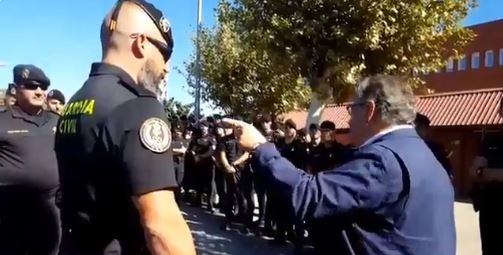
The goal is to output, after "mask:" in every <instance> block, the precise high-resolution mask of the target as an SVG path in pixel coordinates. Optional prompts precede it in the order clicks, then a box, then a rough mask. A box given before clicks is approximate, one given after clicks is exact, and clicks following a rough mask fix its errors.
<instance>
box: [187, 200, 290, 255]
mask: <svg viewBox="0 0 503 255" xmlns="http://www.w3.org/2000/svg"><path fill="white" fill-rule="evenodd" d="M181 209H182V211H183V212H184V213H185V214H184V217H185V219H186V220H187V222H188V224H189V227H190V229H191V231H192V236H193V237H194V242H195V245H196V249H197V254H199V255H210V254H211V255H259V254H260V255H290V254H292V253H293V248H291V247H290V246H271V245H269V244H268V243H267V240H265V239H262V238H258V237H255V236H253V235H245V234H242V233H240V232H239V229H240V228H239V226H233V228H232V229H231V230H230V231H223V230H221V229H220V225H221V222H222V220H223V216H222V215H210V214H208V213H206V212H204V211H203V210H201V209H198V208H191V207H188V206H182V208H181Z"/></svg>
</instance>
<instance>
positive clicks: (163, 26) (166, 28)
mask: <svg viewBox="0 0 503 255" xmlns="http://www.w3.org/2000/svg"><path fill="white" fill-rule="evenodd" d="M124 2H131V3H134V4H136V5H138V6H139V7H140V8H142V9H143V11H145V13H146V14H147V15H148V16H149V17H150V19H152V21H153V22H154V24H155V25H156V27H157V29H158V30H159V32H161V35H162V37H163V38H164V41H165V42H166V44H167V45H166V46H167V48H166V50H165V52H163V55H164V59H165V60H166V61H168V60H169V59H170V58H171V53H173V47H174V41H173V35H172V31H171V24H170V23H169V21H168V20H167V19H166V18H165V17H164V15H163V14H162V11H161V10H159V9H157V8H156V7H155V6H154V5H153V4H151V3H149V2H147V1H145V0H119V1H118V2H117V5H116V7H115V10H114V12H113V13H112V16H111V21H110V27H109V29H110V31H114V30H115V28H116V26H117V18H118V17H119V12H120V8H121V5H122V3H124Z"/></svg>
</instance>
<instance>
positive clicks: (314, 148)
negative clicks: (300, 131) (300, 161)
mask: <svg viewBox="0 0 503 255" xmlns="http://www.w3.org/2000/svg"><path fill="white" fill-rule="evenodd" d="M309 135H310V136H311V141H310V142H309V144H308V145H307V153H306V154H307V160H306V161H307V169H308V170H309V172H310V173H311V174H315V173H318V172H320V171H321V170H323V164H324V163H323V162H322V160H321V159H322V156H323V155H322V153H323V148H324V146H323V143H322V141H321V131H320V129H319V127H318V125H316V124H314V123H313V124H311V125H310V126H309Z"/></svg>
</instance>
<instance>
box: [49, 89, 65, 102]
mask: <svg viewBox="0 0 503 255" xmlns="http://www.w3.org/2000/svg"><path fill="white" fill-rule="evenodd" d="M47 99H56V100H58V101H60V102H61V103H62V104H66V101H65V95H63V93H62V92H61V91H59V90H57V89H53V90H51V91H49V93H47Z"/></svg>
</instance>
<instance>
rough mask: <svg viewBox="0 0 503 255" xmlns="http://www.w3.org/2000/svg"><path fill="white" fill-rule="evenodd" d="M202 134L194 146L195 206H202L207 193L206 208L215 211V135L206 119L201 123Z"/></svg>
mask: <svg viewBox="0 0 503 255" xmlns="http://www.w3.org/2000/svg"><path fill="white" fill-rule="evenodd" d="M199 128H200V131H201V136H200V137H199V138H197V139H196V144H195V148H194V152H195V155H194V161H195V169H196V170H195V173H194V174H195V178H196V182H197V195H196V201H195V203H194V205H195V206H201V203H202V198H203V194H206V198H207V199H206V200H207V201H206V210H208V211H209V212H211V213H213V212H214V207H213V203H214V202H215V196H216V189H217V188H216V184H215V164H214V162H213V154H214V151H215V148H216V140H215V137H213V135H212V134H211V133H210V125H209V123H208V122H206V121H201V122H200V124H199Z"/></svg>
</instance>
